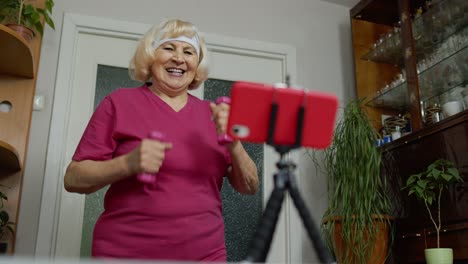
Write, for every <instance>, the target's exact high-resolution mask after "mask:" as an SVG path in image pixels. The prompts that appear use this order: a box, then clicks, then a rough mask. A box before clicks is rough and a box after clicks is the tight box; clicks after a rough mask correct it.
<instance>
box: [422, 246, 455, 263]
mask: <svg viewBox="0 0 468 264" xmlns="http://www.w3.org/2000/svg"><path fill="white" fill-rule="evenodd" d="M424 256H425V258H426V262H427V264H452V263H453V250H452V249H451V248H428V249H425V250H424Z"/></svg>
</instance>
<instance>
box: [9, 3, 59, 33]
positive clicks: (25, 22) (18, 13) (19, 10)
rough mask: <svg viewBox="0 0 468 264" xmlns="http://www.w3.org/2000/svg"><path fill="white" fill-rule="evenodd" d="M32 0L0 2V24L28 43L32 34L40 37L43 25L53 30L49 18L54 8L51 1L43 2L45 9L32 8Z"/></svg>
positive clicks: (52, 23)
mask: <svg viewBox="0 0 468 264" xmlns="http://www.w3.org/2000/svg"><path fill="white" fill-rule="evenodd" d="M33 2H34V1H32V0H2V1H0V22H2V23H4V24H6V26H8V27H10V28H12V29H13V30H15V31H17V32H18V33H19V34H20V35H21V36H23V38H25V39H26V40H27V41H28V42H29V41H30V40H31V39H32V38H33V37H34V32H37V33H39V34H40V35H42V33H43V32H44V26H43V24H42V22H41V19H42V18H43V19H44V21H45V23H47V25H49V26H50V27H51V28H52V29H55V25H54V21H53V20H52V18H51V17H50V15H51V14H52V9H53V8H54V5H55V3H54V1H53V0H46V1H45V8H39V7H36V6H34V4H33Z"/></svg>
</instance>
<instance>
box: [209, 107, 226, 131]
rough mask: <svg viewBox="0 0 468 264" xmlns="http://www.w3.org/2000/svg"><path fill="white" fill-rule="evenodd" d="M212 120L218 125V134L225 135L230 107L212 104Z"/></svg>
mask: <svg viewBox="0 0 468 264" xmlns="http://www.w3.org/2000/svg"><path fill="white" fill-rule="evenodd" d="M210 108H211V113H212V115H211V118H212V119H213V122H214V123H215V125H216V132H217V133H218V135H221V134H225V133H226V129H227V122H228V118H229V109H230V106H229V105H228V104H226V103H220V104H215V103H210Z"/></svg>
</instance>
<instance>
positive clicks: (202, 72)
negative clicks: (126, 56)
mask: <svg viewBox="0 0 468 264" xmlns="http://www.w3.org/2000/svg"><path fill="white" fill-rule="evenodd" d="M180 36H186V37H189V38H193V37H194V36H196V37H197V38H198V41H199V43H200V54H198V68H197V72H196V73H195V77H194V79H193V81H192V83H190V85H189V90H193V89H196V88H198V86H199V85H200V84H201V83H202V82H204V81H205V80H206V79H208V59H207V49H206V45H205V40H204V38H203V37H202V36H200V34H199V32H198V29H197V28H196V27H195V25H193V24H192V23H190V22H186V21H182V20H179V19H170V20H166V21H164V22H162V23H161V24H159V25H155V26H153V27H152V28H151V29H150V30H149V31H148V32H146V34H145V35H144V36H143V38H142V39H140V41H139V43H138V46H137V49H136V51H135V54H134V55H133V58H132V60H131V61H130V66H129V73H130V77H131V78H132V79H134V80H137V81H141V82H147V81H149V79H150V78H151V66H152V65H153V63H154V61H155V53H156V52H155V51H156V49H157V48H158V47H153V43H154V42H157V41H160V40H162V39H168V38H177V37H180Z"/></svg>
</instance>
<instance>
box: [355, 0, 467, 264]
mask: <svg viewBox="0 0 468 264" xmlns="http://www.w3.org/2000/svg"><path fill="white" fill-rule="evenodd" d="M467 14H468V1H466V0H432V1H425V0H398V1H388V0H361V1H360V2H359V3H358V4H357V5H356V6H355V7H354V8H352V9H351V11H350V16H351V25H352V38H353V48H354V63H355V65H354V68H355V81H356V89H357V94H358V96H359V97H363V98H366V99H365V103H366V104H365V105H366V108H367V110H368V113H369V118H370V119H371V121H372V122H373V124H374V126H375V127H376V128H377V129H378V130H379V132H380V133H383V132H386V133H388V134H390V132H391V131H389V130H391V129H392V126H393V128H395V127H396V125H395V123H396V124H399V123H398V122H396V121H399V122H402V124H404V128H403V127H400V128H401V129H406V131H405V130H403V132H405V133H404V135H403V136H402V137H401V138H399V139H396V140H394V141H393V142H391V143H389V144H385V145H384V146H382V150H383V152H384V157H385V164H386V165H387V167H389V168H391V170H389V172H388V175H386V176H387V177H388V180H389V182H390V183H391V185H392V186H391V187H392V191H393V192H394V198H395V199H394V202H395V206H396V208H397V210H396V212H395V214H396V217H397V221H396V223H397V224H396V227H397V228H396V234H395V242H394V246H393V253H394V256H393V259H394V260H395V263H420V262H421V263H422V262H424V251H423V249H424V248H425V247H426V246H427V247H434V245H433V243H434V238H435V235H434V230H433V227H432V224H431V222H430V221H429V218H428V216H427V212H426V211H425V208H424V206H423V205H422V204H421V203H419V202H418V201H416V200H414V198H413V197H408V196H407V194H406V192H404V191H401V187H402V186H403V184H404V183H405V182H406V180H407V178H408V177H409V175H411V174H414V173H418V172H420V171H422V170H423V169H424V168H425V167H426V166H427V165H428V164H429V163H431V162H432V161H434V160H436V159H439V158H445V159H448V160H451V161H453V162H454V163H455V164H456V166H457V168H458V169H459V170H460V172H461V174H462V177H463V178H464V180H465V183H464V184H458V185H456V186H453V188H451V189H450V191H448V192H446V193H445V194H444V196H443V199H442V200H443V201H442V217H443V218H442V222H443V226H444V229H445V230H446V231H445V232H443V233H442V234H441V243H442V245H443V246H446V247H452V248H453V249H454V257H455V259H456V260H459V261H466V260H468V255H467V253H466V252H467V246H466V241H468V213H467V212H468V193H467V190H468V188H467V186H468V183H467V182H468V158H467V157H468V155H467V153H468V102H464V101H463V94H462V93H461V92H462V91H463V90H465V91H467V92H468V86H467V87H466V88H463V87H464V86H465V85H468V16H467ZM467 95H468V93H467ZM454 98H455V99H454ZM451 100H456V101H458V102H459V103H457V105H458V106H460V105H461V108H460V107H459V108H458V110H457V111H455V112H457V113H451V115H449V113H448V112H447V114H446V115H445V117H444V113H443V112H444V111H443V109H444V107H443V105H444V104H445V103H447V102H450V101H451ZM467 100H468V98H467ZM434 113H437V114H434ZM385 117H390V119H387V121H389V120H391V121H392V122H393V123H391V122H383V121H382V120H383V119H384V118H385ZM405 122H406V124H405ZM444 243H445V244H444Z"/></svg>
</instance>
